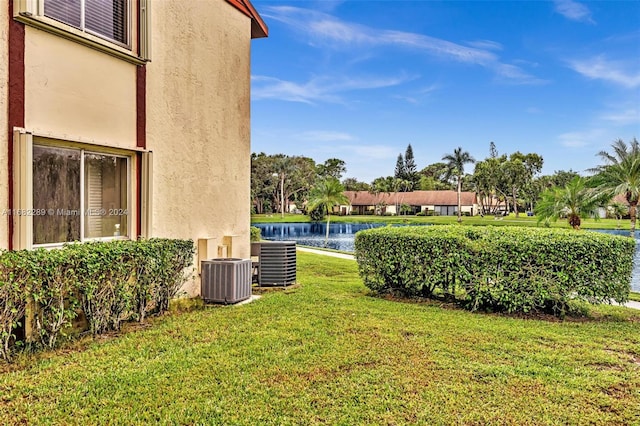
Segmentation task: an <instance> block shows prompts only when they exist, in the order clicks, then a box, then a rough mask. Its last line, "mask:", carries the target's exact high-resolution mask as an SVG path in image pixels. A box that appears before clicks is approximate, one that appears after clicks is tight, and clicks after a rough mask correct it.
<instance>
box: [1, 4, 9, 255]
mask: <svg viewBox="0 0 640 426" xmlns="http://www.w3.org/2000/svg"><path fill="white" fill-rule="evenodd" d="M8 14H9V11H8V10H7V6H6V4H4V2H3V3H1V4H0V46H1V47H0V209H6V208H7V207H9V198H8V197H9V189H8V187H7V182H8V179H9V177H8V170H7V164H8V162H9V160H8V158H7V156H8V155H9V152H8V150H9V147H8V143H9V141H8V138H9V128H8V123H7V118H8V116H7V114H8V110H7V108H8V93H7V82H8V77H9V75H8V73H9V67H8V62H9V51H8V48H7V43H8V38H9V26H8V22H9V17H8ZM8 225H9V222H8V218H7V216H5V215H0V248H3V249H6V248H9V244H8V243H9V242H8V235H9V234H8V232H9V231H8V229H7V228H8Z"/></svg>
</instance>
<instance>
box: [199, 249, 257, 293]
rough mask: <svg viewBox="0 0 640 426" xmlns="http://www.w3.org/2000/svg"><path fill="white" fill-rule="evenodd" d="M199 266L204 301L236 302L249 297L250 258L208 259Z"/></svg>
mask: <svg viewBox="0 0 640 426" xmlns="http://www.w3.org/2000/svg"><path fill="white" fill-rule="evenodd" d="M200 266H201V293H200V294H201V295H202V298H203V299H204V301H205V302H214V303H225V304H226V303H237V302H241V301H243V300H246V299H248V298H250V297H251V259H236V258H221V259H209V260H203V261H201V264H200Z"/></svg>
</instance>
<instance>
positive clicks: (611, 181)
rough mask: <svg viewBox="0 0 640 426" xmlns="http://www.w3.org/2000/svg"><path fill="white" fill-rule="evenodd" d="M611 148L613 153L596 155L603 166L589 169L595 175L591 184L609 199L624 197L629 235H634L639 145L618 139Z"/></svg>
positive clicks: (638, 192) (639, 174)
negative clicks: (626, 205) (627, 205)
mask: <svg viewBox="0 0 640 426" xmlns="http://www.w3.org/2000/svg"><path fill="white" fill-rule="evenodd" d="M611 148H612V149H613V153H608V152H606V151H600V152H599V153H598V156H599V157H600V158H602V160H604V164H602V165H600V166H598V167H595V168H593V169H591V171H592V172H594V173H596V174H595V176H594V177H593V183H594V185H595V187H596V189H597V190H598V191H599V192H600V193H601V194H602V195H603V196H606V197H608V198H609V199H611V198H613V197H615V196H616V195H619V194H621V195H623V196H624V197H625V199H626V200H627V203H628V204H629V216H630V220H631V235H634V233H635V229H636V216H637V205H638V200H639V199H640V143H639V142H638V140H637V139H635V138H634V139H633V140H632V141H631V142H630V143H628V144H627V143H625V142H624V141H623V140H622V139H618V140H617V141H615V142H613V143H612V144H611Z"/></svg>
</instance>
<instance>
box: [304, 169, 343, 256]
mask: <svg viewBox="0 0 640 426" xmlns="http://www.w3.org/2000/svg"><path fill="white" fill-rule="evenodd" d="M343 192H344V187H343V186H342V184H341V183H340V181H339V180H338V179H336V178H333V177H329V178H327V179H322V180H320V181H319V182H318V183H317V184H316V185H315V186H314V187H313V189H312V190H311V193H310V194H309V202H308V204H307V209H308V211H313V210H315V209H317V208H321V209H326V211H327V234H326V236H325V240H324V244H325V246H326V245H327V241H328V240H329V224H330V222H331V210H333V207H334V206H336V205H340V204H347V203H349V200H348V199H347V197H346V196H345V195H344V193H343Z"/></svg>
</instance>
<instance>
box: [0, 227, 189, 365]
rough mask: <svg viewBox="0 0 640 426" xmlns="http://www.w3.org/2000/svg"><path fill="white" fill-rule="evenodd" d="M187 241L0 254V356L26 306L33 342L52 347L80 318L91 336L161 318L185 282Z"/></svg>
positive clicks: (9, 344) (6, 353)
mask: <svg viewBox="0 0 640 426" xmlns="http://www.w3.org/2000/svg"><path fill="white" fill-rule="evenodd" d="M194 252H195V247H194V245H193V241H191V240H172V239H161V238H154V239H150V240H141V241H110V242H96V243H85V244H68V245H65V246H63V247H62V248H60V249H55V250H44V249H39V250H32V251H28V250H22V251H3V252H0V341H1V343H2V345H1V348H0V356H1V357H2V358H4V359H9V358H10V356H11V351H12V349H13V347H12V343H14V342H15V330H16V328H17V327H18V326H20V325H22V324H20V320H21V319H22V318H24V317H25V316H28V315H27V310H28V306H30V305H31V306H32V309H31V311H32V314H33V315H32V317H33V320H32V321H33V322H32V324H31V325H32V326H33V330H34V337H35V338H36V339H37V342H39V344H40V345H42V346H44V347H53V346H55V344H56V341H57V340H58V338H59V337H60V336H66V335H67V333H68V332H69V331H70V330H71V325H72V322H73V320H74V319H75V318H76V317H77V316H78V315H79V313H83V314H84V316H85V317H86V321H87V324H88V328H89V330H90V331H91V333H92V334H94V335H96V334H101V333H104V332H107V331H110V330H118V329H119V328H120V325H121V323H122V321H127V320H134V319H137V320H139V321H143V320H144V318H145V317H146V316H147V315H149V314H152V313H162V312H165V311H166V310H167V309H168V308H169V301H170V300H171V299H172V298H173V297H175V296H176V295H177V292H178V291H179V289H180V287H182V285H183V284H184V282H185V281H186V279H187V278H188V272H187V268H188V267H189V266H190V265H191V264H192V262H193V255H194Z"/></svg>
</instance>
